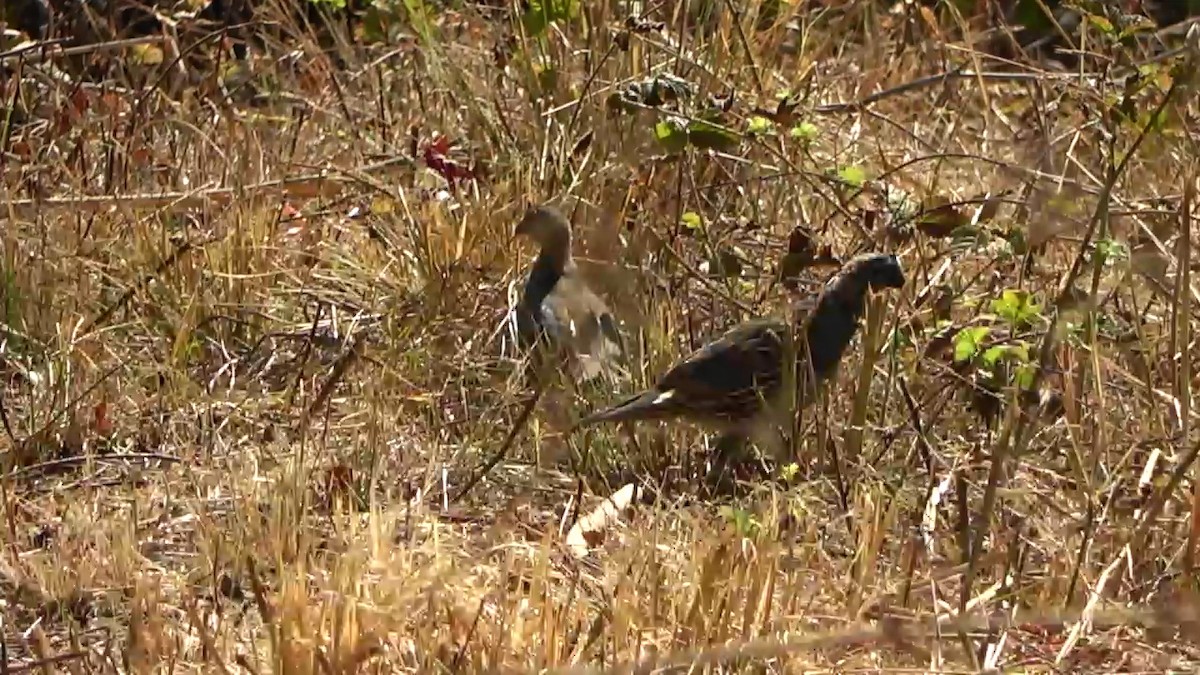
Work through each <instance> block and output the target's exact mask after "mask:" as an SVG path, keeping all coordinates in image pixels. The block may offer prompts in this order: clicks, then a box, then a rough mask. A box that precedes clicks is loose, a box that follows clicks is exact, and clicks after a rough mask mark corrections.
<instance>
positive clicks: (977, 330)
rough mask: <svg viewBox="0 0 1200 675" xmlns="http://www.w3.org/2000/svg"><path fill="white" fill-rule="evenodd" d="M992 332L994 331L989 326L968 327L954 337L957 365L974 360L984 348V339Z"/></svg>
mask: <svg viewBox="0 0 1200 675" xmlns="http://www.w3.org/2000/svg"><path fill="white" fill-rule="evenodd" d="M991 332H992V329H991V328H988V327H987V326H968V327H967V328H964V329H962V330H960V331H958V334H957V335H955V336H954V361H955V363H960V362H963V361H971V360H974V358H975V356H976V355H977V354H979V350H980V349H981V348H982V347H983V341H984V339H985V338H987V336H988V333H991Z"/></svg>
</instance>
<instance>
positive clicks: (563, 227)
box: [514, 205, 571, 249]
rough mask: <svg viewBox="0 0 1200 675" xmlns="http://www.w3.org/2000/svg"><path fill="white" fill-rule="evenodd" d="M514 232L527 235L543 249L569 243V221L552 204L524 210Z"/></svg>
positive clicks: (521, 235) (517, 234)
mask: <svg viewBox="0 0 1200 675" xmlns="http://www.w3.org/2000/svg"><path fill="white" fill-rule="evenodd" d="M514 234H515V235H516V236H518V237H528V238H529V239H531V240H533V242H534V243H536V244H537V245H538V246H541V247H542V248H543V249H546V248H561V247H564V246H569V244H570V241H571V223H570V221H568V220H567V217H566V216H564V215H563V213H562V211H559V210H558V209H556V208H554V207H553V206H549V205H542V206H535V207H533V208H531V209H529V210H528V211H526V212H525V216H524V217H523V218H521V222H519V223H517V229H516V230H515V231H514Z"/></svg>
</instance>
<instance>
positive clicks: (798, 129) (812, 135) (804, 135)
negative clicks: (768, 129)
mask: <svg viewBox="0 0 1200 675" xmlns="http://www.w3.org/2000/svg"><path fill="white" fill-rule="evenodd" d="M788 133H789V134H790V135H791V137H792V138H795V139H797V140H801V141H806V142H811V141H813V140H814V139H816V137H817V135H818V134H820V133H821V130H820V129H818V128H817V125H815V124H813V123H812V122H801V123H800V124H797V125H796V126H794V127H792V130H791V131H790V132H788Z"/></svg>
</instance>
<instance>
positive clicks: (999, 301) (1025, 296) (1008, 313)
mask: <svg viewBox="0 0 1200 675" xmlns="http://www.w3.org/2000/svg"><path fill="white" fill-rule="evenodd" d="M992 311H993V312H995V313H996V315H997V316H999V317H1000V318H1001V319H1004V320H1005V321H1006V322H1008V324H1009V325H1010V326H1012V327H1013V329H1014V330H1016V329H1020V328H1024V327H1027V326H1029V325H1031V324H1032V323H1033V322H1034V320H1036V319H1038V318H1040V317H1041V312H1042V307H1041V305H1039V304H1037V303H1036V302H1034V301H1033V298H1032V297H1031V296H1030V295H1029V293H1027V292H1025V291H1020V290H1016V289H1011V288H1009V289H1005V290H1004V291H1003V292H1002V293H1001V294H1000V297H999V298H996V299H995V300H992Z"/></svg>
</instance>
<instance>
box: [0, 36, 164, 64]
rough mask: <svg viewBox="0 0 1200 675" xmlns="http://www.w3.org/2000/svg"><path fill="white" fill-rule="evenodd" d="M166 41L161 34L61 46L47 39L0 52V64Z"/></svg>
mask: <svg viewBox="0 0 1200 675" xmlns="http://www.w3.org/2000/svg"><path fill="white" fill-rule="evenodd" d="M166 41H167V38H166V37H164V36H162V35H147V36H145V37H137V38H129V39H127V40H113V41H112V42H97V43H96V44H92V45H80V46H78V47H63V46H61V45H60V44H59V41H58V40H47V41H45V42H35V43H33V44H28V45H22V46H20V47H17V48H16V49H10V50H9V51H6V52H0V64H2V63H7V62H8V61H17V60H21V61H25V62H26V63H40V62H42V61H48V60H50V59H54V58H59V57H62V56H79V55H81V54H91V53H92V52H101V51H109V50H112V49H124V48H125V47H136V46H137V45H147V44H156V43H159V42H166Z"/></svg>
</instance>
